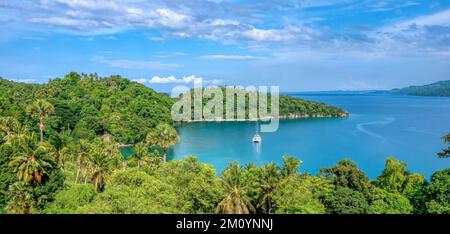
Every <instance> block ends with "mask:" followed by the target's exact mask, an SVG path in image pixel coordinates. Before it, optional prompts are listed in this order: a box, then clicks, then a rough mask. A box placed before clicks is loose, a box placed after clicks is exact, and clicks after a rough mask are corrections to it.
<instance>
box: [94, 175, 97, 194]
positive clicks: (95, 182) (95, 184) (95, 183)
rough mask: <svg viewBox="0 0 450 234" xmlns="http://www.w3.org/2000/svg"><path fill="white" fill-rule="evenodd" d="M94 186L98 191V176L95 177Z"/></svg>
mask: <svg viewBox="0 0 450 234" xmlns="http://www.w3.org/2000/svg"><path fill="white" fill-rule="evenodd" d="M94 187H95V191H97V192H98V177H95V179H94Z"/></svg>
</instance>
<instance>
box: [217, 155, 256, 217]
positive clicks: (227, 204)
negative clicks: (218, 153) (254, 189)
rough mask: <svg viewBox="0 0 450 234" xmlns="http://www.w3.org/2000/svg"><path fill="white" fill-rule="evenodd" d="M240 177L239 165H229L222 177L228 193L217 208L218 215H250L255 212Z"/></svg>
mask: <svg viewBox="0 0 450 234" xmlns="http://www.w3.org/2000/svg"><path fill="white" fill-rule="evenodd" d="M240 177H241V170H240V168H239V165H238V163H236V162H235V163H232V164H230V165H228V168H227V169H226V170H225V171H224V172H223V176H222V182H223V184H224V187H225V188H226V190H227V191H228V192H227V195H226V196H225V198H224V199H223V200H222V201H221V202H220V203H219V205H218V206H217V209H216V213H223V214H249V213H250V211H253V210H254V209H253V206H252V205H251V203H250V199H249V198H248V197H247V195H246V191H245V189H246V188H245V186H244V184H243V183H241V178H240Z"/></svg>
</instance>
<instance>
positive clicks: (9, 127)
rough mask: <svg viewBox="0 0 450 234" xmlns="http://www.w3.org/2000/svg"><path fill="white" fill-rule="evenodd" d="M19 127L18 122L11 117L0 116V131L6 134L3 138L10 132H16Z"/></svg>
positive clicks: (8, 135) (6, 137)
mask: <svg viewBox="0 0 450 234" xmlns="http://www.w3.org/2000/svg"><path fill="white" fill-rule="evenodd" d="M19 129H20V123H19V121H17V119H15V118H13V117H10V116H8V117H0V131H2V132H4V133H5V134H6V136H5V140H7V139H8V138H9V137H10V136H11V134H13V133H16V132H18V131H19Z"/></svg>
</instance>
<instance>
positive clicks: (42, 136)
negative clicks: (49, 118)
mask: <svg viewBox="0 0 450 234" xmlns="http://www.w3.org/2000/svg"><path fill="white" fill-rule="evenodd" d="M39 131H40V135H41V142H44V117H43V116H42V115H41V116H40V117H39Z"/></svg>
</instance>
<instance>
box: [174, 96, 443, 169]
mask: <svg viewBox="0 0 450 234" xmlns="http://www.w3.org/2000/svg"><path fill="white" fill-rule="evenodd" d="M291 95H292V96H296V97H301V98H304V99H307V100H314V101H319V102H325V103H328V104H331V105H334V106H338V107H341V108H343V109H345V110H347V111H348V112H349V113H350V117H349V118H333V119H298V120H282V121H280V126H279V129H278V131H276V132H274V133H261V136H262V139H263V141H262V143H261V144H259V145H258V144H253V143H251V138H252V137H253V135H254V134H255V123H252V122H234V123H233V122H224V123H193V124H184V125H182V126H180V127H179V128H178V131H179V134H180V136H181V141H180V142H179V143H178V144H177V145H176V146H175V147H174V149H173V152H172V153H171V155H170V156H169V158H175V159H180V158H183V157H185V156H186V155H195V156H197V157H198V158H199V159H200V161H202V162H205V163H210V164H212V165H214V167H215V168H216V170H217V171H218V172H220V171H222V170H223V169H224V168H225V167H226V166H227V164H228V163H229V162H233V161H238V162H239V163H241V164H246V163H248V162H253V163H255V164H257V165H261V164H264V163H268V162H275V163H277V164H281V159H282V156H283V155H285V154H289V155H293V156H296V157H297V158H299V159H301V160H302V161H303V163H302V165H301V168H300V171H303V172H309V173H312V174H316V173H317V172H318V170H319V169H320V168H321V167H329V166H332V165H334V164H335V163H336V162H337V161H339V160H340V159H343V158H345V157H347V158H350V159H352V160H354V161H355V162H356V163H357V164H358V165H359V167H360V168H362V169H363V170H364V171H365V172H366V173H367V175H368V176H369V177H371V178H375V177H376V176H377V175H379V173H380V172H381V170H382V169H383V167H384V160H385V159H386V158H387V157H388V156H395V157H396V158H398V159H400V160H402V161H405V162H407V164H408V168H409V169H410V171H412V172H420V173H423V174H425V175H426V176H427V177H429V176H430V175H431V174H432V173H433V172H434V171H436V170H439V169H443V168H446V167H450V159H440V158H438V157H437V156H436V152H438V151H440V150H441V149H443V148H444V147H445V146H446V145H445V143H444V142H443V141H442V140H441V139H440V138H441V137H442V136H443V135H445V134H446V133H448V132H449V131H450V98H442V97H413V96H394V95H386V94H372V95H369V94H342V93H339V94H332V93H328V94H324V93H320V94H291Z"/></svg>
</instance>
